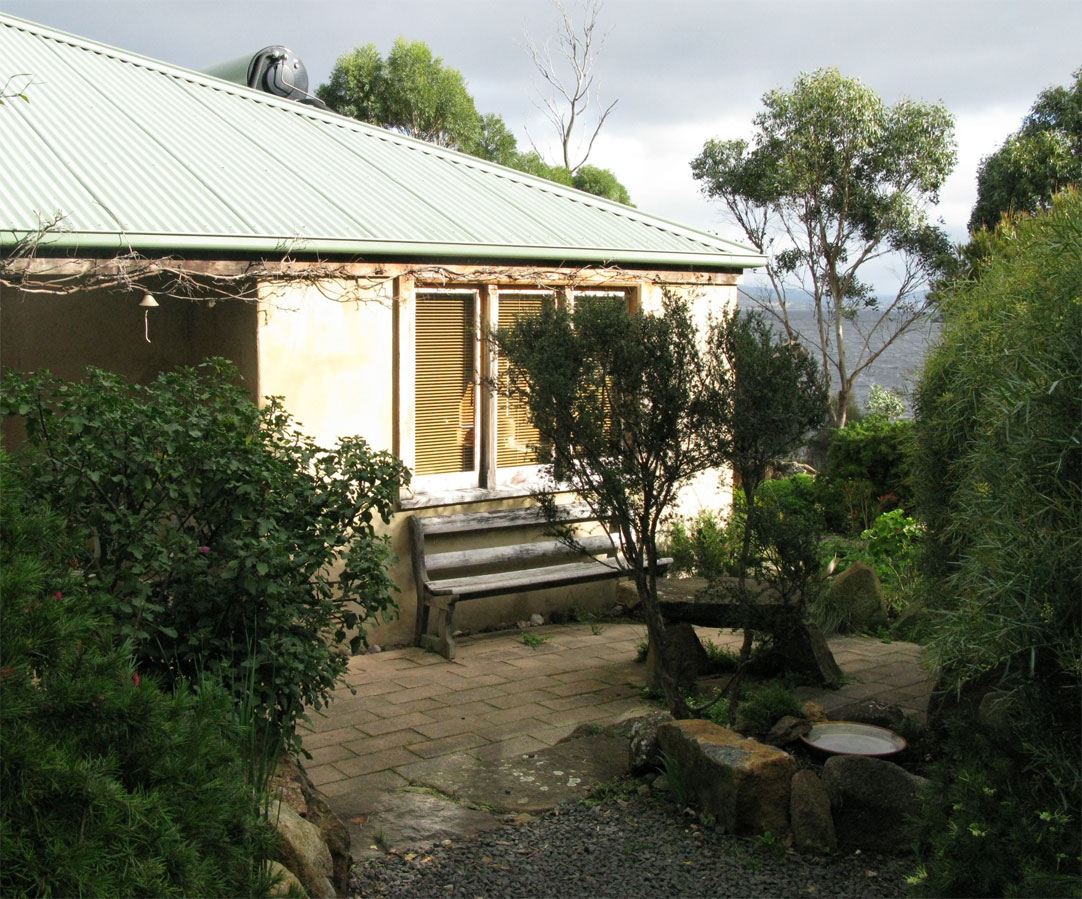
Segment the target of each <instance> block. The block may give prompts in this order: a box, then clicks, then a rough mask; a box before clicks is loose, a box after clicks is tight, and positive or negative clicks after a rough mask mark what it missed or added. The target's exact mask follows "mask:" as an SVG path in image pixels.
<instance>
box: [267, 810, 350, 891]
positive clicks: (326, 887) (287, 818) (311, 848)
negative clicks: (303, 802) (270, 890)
mask: <svg viewBox="0 0 1082 899" xmlns="http://www.w3.org/2000/svg"><path fill="white" fill-rule="evenodd" d="M269 816H270V821H271V823H272V824H274V826H275V827H276V828H277V829H278V835H279V837H281V839H280V840H279V844H278V857H277V859H276V860H277V861H279V862H281V863H282V865H283V866H284V867H285V868H286V869H287V870H288V871H290V872H291V873H292V874H293V875H294V876H295V877H296V878H297V880H299V881H300V882H301V884H302V885H303V886H304V891H305V893H307V894H308V896H309V897H310V899H335V896H336V893H335V889H334V884H333V883H331V877H332V876H333V875H334V864H333V862H332V861H331V853H330V850H328V849H327V844H326V843H325V842H324V841H323V837H322V836H321V835H320V833H319V828H318V827H316V825H314V824H313V823H311V822H310V821H306V820H305V819H304V818H302V817H301V816H300V815H298V814H297V813H296V812H295V811H293V809H292V808H290V807H289V805H288V804H287V803H286V802H284V801H283V802H278V803H275V804H274V805H273V806H271V809H270V813H269Z"/></svg>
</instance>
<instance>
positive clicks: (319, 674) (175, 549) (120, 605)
mask: <svg viewBox="0 0 1082 899" xmlns="http://www.w3.org/2000/svg"><path fill="white" fill-rule="evenodd" d="M236 380H237V373H236V371H235V369H233V368H232V366H231V365H230V364H229V363H227V362H225V361H224V360H209V361H208V362H206V363H204V364H202V365H200V366H199V367H198V368H194V369H192V368H183V369H178V370H177V371H175V372H170V373H165V374H162V375H160V376H159V377H158V378H157V379H156V380H155V381H154V382H153V383H151V384H149V385H147V386H139V385H132V384H128V383H126V382H125V381H123V380H122V379H121V378H120V377H119V376H118V375H115V374H111V373H108V372H105V371H101V370H97V369H88V370H87V372H86V374H85V377H84V379H83V380H82V381H81V382H78V383H75V382H72V383H67V382H63V381H59V380H56V379H54V378H52V377H51V376H49V375H48V374H41V373H39V374H34V375H29V376H22V377H20V376H18V375H16V374H13V373H7V374H5V376H4V378H3V381H2V399H0V412H2V413H3V414H6V415H18V416H21V417H22V418H23V419H24V420H25V424H26V432H27V446H26V447H25V448H24V449H25V452H23V453H22V454H21V462H22V463H23V465H24V467H25V470H26V475H27V477H28V478H29V482H30V484H31V487H32V489H33V490H34V492H35V493H36V494H37V495H39V496H42V497H45V498H47V499H48V500H49V502H50V503H51V504H52V505H53V507H54V508H55V509H56V510H57V511H58V512H60V513H61V514H63V515H64V517H65V518H66V519H67V520H68V521H69V522H72V523H73V524H76V525H78V526H79V527H81V528H82V529H84V530H85V531H86V533H87V534H88V535H90V538H91V541H90V545H89V548H88V550H87V551H84V552H82V553H80V554H79V558H80V563H81V565H82V566H83V570H85V571H86V572H87V574H88V575H90V576H93V577H94V578H95V579H96V584H97V586H98V589H100V590H102V591H104V592H106V593H108V594H109V595H111V596H112V598H113V602H114V607H113V609H112V610H111V611H112V617H113V620H114V622H115V625H116V631H117V636H118V637H120V638H128V639H130V640H131V641H132V646H133V651H134V653H135V656H136V659H137V661H138V664H139V668H140V670H141V671H142V672H144V673H155V674H156V675H157V676H158V677H159V678H161V680H162V683H163V684H164V685H166V686H168V685H170V684H171V683H172V682H174V681H176V680H179V679H186V680H192V681H194V680H198V679H199V678H201V677H202V676H204V675H211V676H213V677H214V678H215V679H217V680H219V681H220V682H221V683H222V684H223V685H224V686H225V687H226V689H227V690H229V691H230V692H231V693H232V694H233V695H234V696H236V697H237V698H238V700H241V699H246V700H249V701H251V700H254V704H255V707H256V709H257V710H258V713H259V714H261V715H262V716H263V717H264V719H265V720H266V722H267V723H268V724H269V725H270V726H272V727H273V728H276V729H277V730H278V731H279V732H280V733H281V735H282V736H283V737H284V738H285V739H287V740H289V739H295V727H296V722H297V719H298V718H299V717H300V716H301V715H302V713H303V710H304V709H305V708H316V709H318V708H320V707H322V705H324V704H325V703H326V702H327V701H328V699H329V697H330V693H331V691H332V689H333V688H334V686H335V684H336V682H337V680H338V679H339V677H340V675H341V674H342V673H343V672H344V670H345V666H346V661H345V659H344V658H343V657H342V655H341V654H340V653H339V652H338V650H337V648H336V646H335V645H334V644H335V643H339V642H341V641H343V640H345V639H346V637H347V636H348V635H349V634H350V632H351V631H355V632H356V633H355V635H354V636H353V638H352V644H351V645H352V648H353V649H356V648H357V647H358V646H359V644H360V642H361V641H363V639H364V625H365V622H367V621H370V620H372V618H373V617H374V616H376V615H380V614H389V613H390V612H391V611H392V610H393V602H392V591H393V590H394V586H393V584H392V582H391V581H390V579H389V577H388V575H387V573H386V570H385V569H386V564H387V562H388V561H389V558H390V549H389V544H388V541H387V539H386V538H384V537H380V536H377V534H376V533H375V522H376V519H377V518H380V519H382V520H383V521H384V522H386V521H387V520H388V518H389V516H390V514H391V512H392V509H393V504H394V502H395V501H396V500H397V496H398V488H399V485H400V484H401V483H402V482H403V481H404V480H405V479H406V478H407V477H408V472H407V471H406V470H405V469H404V468H403V466H402V465H401V463H400V462H399V461H398V460H397V459H395V458H394V457H393V456H392V455H390V454H389V453H386V452H376V451H373V450H372V449H371V448H370V447H369V446H368V445H367V444H366V443H365V442H364V441H363V440H362V439H360V438H356V437H351V438H345V439H343V440H341V441H340V443H339V444H338V446H337V447H335V448H334V449H324V448H321V447H319V446H317V445H316V444H315V443H313V442H312V441H311V440H310V439H308V438H307V437H305V436H303V435H302V434H300V433H299V432H298V431H297V430H296V428H295V426H294V422H293V421H292V419H291V418H290V416H289V415H288V414H287V413H286V412H285V411H284V409H283V408H282V405H281V403H280V402H279V401H278V400H276V399H273V398H272V399H268V401H267V404H266V405H265V406H264V407H263V408H257V407H256V405H255V404H253V403H252V402H251V401H250V400H249V398H248V397H247V395H246V394H245V393H244V391H243V390H242V389H241V388H240V387H238V386H237V385H236V383H235V382H236ZM253 690H254V691H256V695H255V696H254V697H253V696H252V695H251V694H252V691H253Z"/></svg>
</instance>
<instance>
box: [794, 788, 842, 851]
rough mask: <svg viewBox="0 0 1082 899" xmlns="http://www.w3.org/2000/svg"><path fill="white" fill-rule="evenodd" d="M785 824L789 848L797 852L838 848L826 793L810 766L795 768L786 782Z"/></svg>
mask: <svg viewBox="0 0 1082 899" xmlns="http://www.w3.org/2000/svg"><path fill="white" fill-rule="evenodd" d="M789 825H790V827H792V829H793V848H794V849H796V851H797V852H809V853H815V854H825V853H827V852H833V851H834V850H835V849H837V848H838V838H837V836H836V834H835V832H834V817H833V815H832V814H831V811H830V794H829V793H828V792H827V788H826V787H824V786H823V782H822V781H821V780H820V779H819V777H818V775H817V774H816V773H815V772H814V771H812V770H810V769H805V770H803V771H797V773H796V774H795V775H794V776H793V780H792V783H791V784H790V795H789Z"/></svg>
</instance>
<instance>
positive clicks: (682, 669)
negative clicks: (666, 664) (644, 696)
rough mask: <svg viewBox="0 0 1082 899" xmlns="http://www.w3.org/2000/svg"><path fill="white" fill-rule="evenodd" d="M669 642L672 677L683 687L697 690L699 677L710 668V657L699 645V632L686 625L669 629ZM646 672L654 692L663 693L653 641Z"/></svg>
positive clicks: (682, 624)
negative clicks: (695, 687) (661, 691)
mask: <svg viewBox="0 0 1082 899" xmlns="http://www.w3.org/2000/svg"><path fill="white" fill-rule="evenodd" d="M665 639H666V641H667V642H668V647H669V660H670V663H671V664H672V669H673V670H672V675H673V677H674V678H675V679H676V683H677V684H678V685H679V686H681V687H688V688H690V687H694V686H695V681H696V680H697V679H698V677H699V675H700V674H702V673H703V672H705V671H706V670H707V669H708V668H709V667H710V657H709V656H708V655H707V654H706V650H705V649H703V644H702V643H701V642H700V641H699V635H698V634H696V633H695V628H694V627H693V626H692V625H690V624H688V623H687V622H686V621H680V622H676V623H675V624H667V625H665ZM646 670H647V677H648V678H649V684H650V688H651V689H652V690H657V691H660V690H661V677H660V674H659V673H658V659H657V649H656V647H655V646H654V643H653V641H652V640H651V641H650V649H649V651H648V652H647V654H646Z"/></svg>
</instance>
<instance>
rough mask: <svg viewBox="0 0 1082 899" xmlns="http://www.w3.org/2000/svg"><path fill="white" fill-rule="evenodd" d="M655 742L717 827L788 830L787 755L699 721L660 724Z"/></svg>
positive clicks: (791, 764) (778, 833)
mask: <svg viewBox="0 0 1082 899" xmlns="http://www.w3.org/2000/svg"><path fill="white" fill-rule="evenodd" d="M658 743H659V744H660V746H661V750H662V752H664V753H665V754H666V755H667V756H668V757H669V758H670V759H671V760H672V763H673V764H674V765H675V766H676V768H677V769H678V770H679V771H680V772H681V774H682V776H683V777H685V778H686V781H687V784H688V789H689V792H690V794H691V797H692V798H694V799H695V800H696V801H697V804H698V805H699V807H700V808H701V809H702V811H703V812H704V813H706V814H709V815H713V816H714V818H715V820H716V821H717V823H718V825H719V826H720V827H721V828H722V829H724V830H726V831H728V832H730V833H737V834H750V835H757V834H763V833H766V832H768V831H769V832H770V833H772V834H773V835H774V836H775V837H778V838H784V837H785V836H786V835H787V834H788V832H789V820H788V819H789V782H790V781H791V780H792V778H793V775H794V774H795V773H796V762H795V761H794V760H793V757H792V756H790V755H789V754H788V753H785V752H782V751H781V750H780V749H776V748H775V747H773V746H765V745H763V744H762V743H758V742H756V741H755V740H749V739H747V738H745V737H742V736H741V735H740V734H738V733H737V732H736V731H733V730H729V729H728V728H726V727H721V726H720V725H717V724H714V723H713V722H712V721H701V720H694V721H672V722H669V723H665V724H662V725H661V726H660V727H659V728H658Z"/></svg>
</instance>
